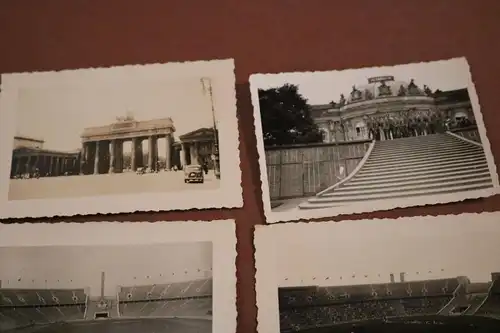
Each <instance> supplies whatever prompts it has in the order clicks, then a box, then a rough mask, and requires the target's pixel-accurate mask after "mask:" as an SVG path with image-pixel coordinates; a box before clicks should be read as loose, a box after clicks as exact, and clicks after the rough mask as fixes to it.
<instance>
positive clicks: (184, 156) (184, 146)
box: [180, 142, 186, 167]
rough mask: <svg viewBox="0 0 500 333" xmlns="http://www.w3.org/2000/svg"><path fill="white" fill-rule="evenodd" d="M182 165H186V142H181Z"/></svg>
mask: <svg viewBox="0 0 500 333" xmlns="http://www.w3.org/2000/svg"><path fill="white" fill-rule="evenodd" d="M180 155H181V166H182V167H184V166H185V165H186V144H185V143H184V142H181V154H180Z"/></svg>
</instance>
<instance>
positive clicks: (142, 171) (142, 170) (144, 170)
mask: <svg viewBox="0 0 500 333" xmlns="http://www.w3.org/2000/svg"><path fill="white" fill-rule="evenodd" d="M135 173H136V174H138V175H143V174H145V173H146V168H142V167H140V168H137V170H136V171H135Z"/></svg>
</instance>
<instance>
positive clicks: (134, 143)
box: [130, 138, 138, 171]
mask: <svg viewBox="0 0 500 333" xmlns="http://www.w3.org/2000/svg"><path fill="white" fill-rule="evenodd" d="M137 141H138V140H137V138H132V147H131V152H130V168H131V169H132V171H137V156H136V155H137V150H136V148H137Z"/></svg>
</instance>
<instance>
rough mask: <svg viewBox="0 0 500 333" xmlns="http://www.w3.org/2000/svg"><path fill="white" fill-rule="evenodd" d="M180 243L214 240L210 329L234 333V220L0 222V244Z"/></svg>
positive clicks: (11, 245)
mask: <svg viewBox="0 0 500 333" xmlns="http://www.w3.org/2000/svg"><path fill="white" fill-rule="evenodd" d="M180 242H182V243H184V242H185V243H188V242H212V249H213V250H212V255H213V260H212V278H213V303H212V306H213V313H214V315H213V324H212V325H213V326H212V327H213V332H217V333H234V332H236V317H237V311H236V254H237V253H236V224H235V221H234V220H218V221H211V222H194V221H188V222H154V223H152V222H87V223H64V222H61V223H54V224H51V223H36V224H32V223H16V224H0V247H33V246H102V245H106V246H112V245H125V246H126V245H152V244H167V243H180Z"/></svg>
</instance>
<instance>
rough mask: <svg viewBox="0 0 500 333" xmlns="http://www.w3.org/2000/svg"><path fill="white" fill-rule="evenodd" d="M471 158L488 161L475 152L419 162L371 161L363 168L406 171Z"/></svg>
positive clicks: (401, 159)
mask: <svg viewBox="0 0 500 333" xmlns="http://www.w3.org/2000/svg"><path fill="white" fill-rule="evenodd" d="M469 158H483V159H486V156H484V153H483V152H479V153H477V152H473V153H463V154H453V155H449V156H439V155H431V156H429V157H426V158H420V159H418V160H408V161H407V160H405V159H403V158H400V159H399V160H395V161H393V162H386V163H373V164H370V163H369V162H370V159H368V161H367V162H366V163H365V165H363V167H362V168H361V169H362V171H373V170H384V169H385V170H387V169H390V168H397V169H404V168H406V167H413V168H415V167H425V166H429V165H434V164H440V165H442V164H444V163H446V162H451V161H455V162H460V161H462V160H465V159H469Z"/></svg>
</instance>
